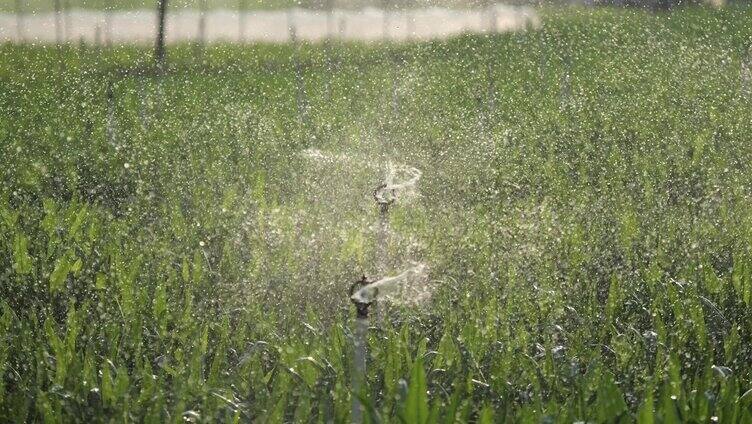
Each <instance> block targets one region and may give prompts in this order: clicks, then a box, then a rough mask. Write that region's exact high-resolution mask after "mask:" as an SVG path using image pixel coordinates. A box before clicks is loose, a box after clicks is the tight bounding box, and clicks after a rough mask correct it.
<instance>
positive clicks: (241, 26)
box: [238, 0, 246, 43]
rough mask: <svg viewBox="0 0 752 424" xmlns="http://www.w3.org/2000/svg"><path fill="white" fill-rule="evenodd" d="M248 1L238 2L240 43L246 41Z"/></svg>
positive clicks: (241, 0) (239, 0)
mask: <svg viewBox="0 0 752 424" xmlns="http://www.w3.org/2000/svg"><path fill="white" fill-rule="evenodd" d="M245 2H246V0H238V41H239V42H241V43H242V42H243V41H244V40H245V12H246V3H245Z"/></svg>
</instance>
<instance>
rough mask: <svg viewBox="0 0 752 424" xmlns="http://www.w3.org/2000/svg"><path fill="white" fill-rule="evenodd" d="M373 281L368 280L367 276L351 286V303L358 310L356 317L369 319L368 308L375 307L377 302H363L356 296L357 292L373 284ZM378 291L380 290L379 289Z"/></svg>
mask: <svg viewBox="0 0 752 424" xmlns="http://www.w3.org/2000/svg"><path fill="white" fill-rule="evenodd" d="M371 283H372V281H370V280H369V279H368V277H366V276H365V275H364V276H362V277H361V278H360V280H358V281H356V282H354V283H353V284H352V285H351V286H350V301H351V302H352V303H353V305H355V310H356V316H357V317H358V318H368V308H369V307H370V306H371V305H373V304H374V303H375V302H376V301H375V300H372V301H370V302H363V301H360V300H358V299H359V298H358V297H357V296H355V293H356V291H357V290H359V289H360V288H362V287H365V286H367V285H369V284H371ZM377 290H378V289H377Z"/></svg>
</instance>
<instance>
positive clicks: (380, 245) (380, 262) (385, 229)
mask: <svg viewBox="0 0 752 424" xmlns="http://www.w3.org/2000/svg"><path fill="white" fill-rule="evenodd" d="M386 187H387V184H386V183H382V184H380V185H379V186H378V187H376V190H374V191H373V200H375V201H376V204H377V205H378V207H379V223H378V227H377V233H376V272H378V274H379V275H385V274H386V272H387V268H388V265H389V264H388V263H387V262H388V260H387V247H388V244H389V206H391V205H392V203H394V200H395V195H394V194H395V193H394V190H385V189H386ZM385 191H391V193H385Z"/></svg>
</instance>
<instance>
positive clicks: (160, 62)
mask: <svg viewBox="0 0 752 424" xmlns="http://www.w3.org/2000/svg"><path fill="white" fill-rule="evenodd" d="M166 15H167V0H157V41H156V46H155V47H154V59H155V60H156V62H157V67H159V69H160V70H162V69H164V65H165V17H166Z"/></svg>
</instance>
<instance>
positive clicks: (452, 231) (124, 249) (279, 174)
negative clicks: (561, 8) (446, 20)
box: [0, 8, 752, 423]
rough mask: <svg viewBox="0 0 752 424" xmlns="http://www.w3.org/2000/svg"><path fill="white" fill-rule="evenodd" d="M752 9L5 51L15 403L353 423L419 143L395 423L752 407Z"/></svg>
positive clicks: (392, 398)
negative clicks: (440, 33) (285, 42)
mask: <svg viewBox="0 0 752 424" xmlns="http://www.w3.org/2000/svg"><path fill="white" fill-rule="evenodd" d="M751 24H752V16H750V12H749V10H748V9H744V8H734V9H727V10H723V11H710V10H700V9H697V10H695V9H687V10H682V11H680V12H677V13H674V14H671V15H651V14H647V13H642V12H627V11H612V10H598V11H588V12H582V11H572V12H570V13H566V14H558V15H555V16H554V15H549V16H546V17H545V20H544V26H543V28H542V29H541V30H540V31H534V32H526V33H517V34H506V35H497V36H493V37H483V36H466V37H460V38H456V39H452V40H449V41H437V42H426V43H420V44H401V45H389V44H383V45H359V44H332V45H303V46H301V47H300V48H298V49H296V48H294V47H292V46H266V45H257V46H253V47H250V48H249V47H239V46H231V45H216V46H212V47H209V48H206V49H199V48H197V47H195V46H189V45H185V46H179V47H176V48H174V49H172V50H170V51H169V59H168V63H169V66H170V67H169V69H168V71H167V72H166V73H165V74H164V75H160V74H159V73H158V72H155V70H154V69H153V68H152V65H151V63H152V59H151V57H150V52H149V51H148V50H143V49H140V48H136V47H125V46H115V47H113V48H111V49H103V50H99V49H95V48H93V47H88V46H85V45H81V46H78V45H69V46H63V47H61V48H56V47H42V46H14V45H7V44H6V45H3V46H0V63H2V65H3V66H0V86H2V90H0V163H2V164H3V166H2V167H0V178H1V181H2V184H0V252H1V253H0V341H1V342H0V376H1V380H0V420H2V421H12V422H22V421H24V420H29V421H47V422H63V421H71V420H80V421H92V422H104V421H144V422H166V421H175V422H177V421H182V420H188V421H207V422H211V421H218V420H219V421H248V420H258V421H261V422H263V421H268V422H280V421H296V422H328V421H332V420H333V421H336V422H343V421H347V420H348V417H349V412H350V400H351V396H353V394H352V393H351V392H350V390H349V385H350V381H351V380H350V361H351V354H352V342H351V340H350V339H349V337H350V335H351V332H352V325H351V317H352V316H353V311H352V309H351V306H350V305H349V303H348V300H347V295H346V292H347V289H348V287H349V285H350V284H351V282H353V281H355V280H356V279H357V278H359V277H360V275H361V274H362V273H367V274H371V275H374V274H375V272H376V270H375V265H374V264H375V263H376V260H375V257H374V255H375V234H374V228H373V227H374V226H373V223H374V222H376V220H377V211H376V207H375V206H374V204H373V201H372V200H371V199H370V193H371V190H372V189H373V187H375V186H376V185H377V184H378V182H379V181H380V179H381V178H382V176H383V172H384V166H385V163H386V162H387V160H394V161H399V162H402V163H408V164H411V165H413V166H416V167H417V168H419V169H420V170H422V171H423V178H422V179H421V181H420V183H419V191H420V194H419V195H418V196H414V197H413V198H412V199H403V201H401V202H399V203H398V204H397V205H396V206H395V207H394V208H393V211H392V215H391V221H390V225H391V228H392V229H393V231H394V234H392V236H391V237H390V245H389V264H390V267H391V268H390V269H392V270H393V271H394V272H399V271H401V270H402V269H403V268H404V267H405V266H406V265H407V264H408V263H409V262H410V261H421V262H424V263H425V264H427V265H428V267H429V270H430V271H429V274H430V275H429V281H428V282H426V283H425V284H426V287H425V291H426V292H429V291H430V293H431V294H432V296H431V297H430V299H428V300H426V299H421V300H419V301H418V300H417V299H406V300H405V299H403V301H401V302H395V303H393V304H391V305H382V318H381V319H379V320H377V321H374V328H373V329H372V330H371V331H370V333H369V344H368V349H369V354H370V356H369V360H368V375H367V382H368V385H367V391H366V392H365V393H363V394H362V396H363V399H364V402H365V403H366V404H367V405H368V418H369V420H371V421H372V422H376V421H379V420H381V421H385V422H400V421H404V422H410V423H413V422H437V421H443V422H454V421H479V422H493V421H500V420H502V419H505V418H506V419H510V420H514V421H516V422H541V421H544V422H574V421H587V422H616V421H625V422H628V421H635V420H636V421H639V422H643V423H651V422H663V423H673V422H707V421H709V420H712V421H720V422H750V421H752V392H750V391H748V390H749V389H750V387H751V386H750V381H751V380H752V347H751V346H752V344H751V343H750V341H752V313H750V310H751V309H750V307H751V306H752V305H751V304H752V252H750V239H751V238H752V208H750V195H751V193H750V190H751V189H752V186H751V185H750V183H752V169H750V167H751V165H750V164H751V163H752V145H751V144H750V142H749V141H750V140H749V134H752V103H751V102H750V100H751V99H750V93H749V89H750V78H749V74H748V72H747V71H744V69H748V68H745V67H744V63H745V61H749V60H750V58H749V51H748V45H749V43H750V39H751V38H750V36H751V35H752V34H751V31H752V25H751ZM296 70H297V71H298V72H297V73H296ZM296 74H297V75H296ZM301 82H302V85H301ZM311 148H315V149H320V150H321V151H322V152H325V153H327V154H329V155H339V156H337V157H338V158H340V159H327V160H312V159H311V158H310V157H307V156H306V155H305V154H302V153H303V152H305V150H306V149H311ZM309 152H310V151H309ZM309 156H310V155H309Z"/></svg>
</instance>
